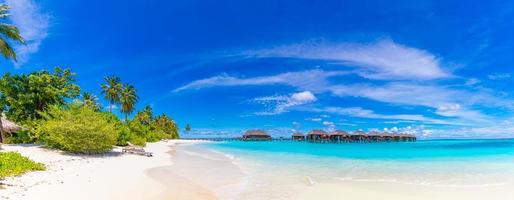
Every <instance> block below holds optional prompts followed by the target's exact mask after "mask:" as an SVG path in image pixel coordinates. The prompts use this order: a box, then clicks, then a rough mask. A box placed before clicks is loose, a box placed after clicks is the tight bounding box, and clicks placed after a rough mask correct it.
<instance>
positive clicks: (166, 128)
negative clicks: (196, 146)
mask: <svg viewBox="0 0 514 200" xmlns="http://www.w3.org/2000/svg"><path fill="white" fill-rule="evenodd" d="M153 127H154V129H155V131H156V132H161V133H162V136H161V139H164V138H166V139H178V138H179V135H178V126H177V124H176V123H175V121H173V119H171V118H170V117H168V116H167V115H166V114H162V115H159V116H157V117H156V118H155V120H154V123H153Z"/></svg>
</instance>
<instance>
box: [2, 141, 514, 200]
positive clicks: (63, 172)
mask: <svg viewBox="0 0 514 200" xmlns="http://www.w3.org/2000/svg"><path fill="white" fill-rule="evenodd" d="M192 143H194V142H191V141H181V140H176V141H169V142H158V143H150V144H148V145H147V147H146V148H145V149H146V150H147V151H150V152H153V153H154V157H151V158H147V157H142V156H136V155H126V154H121V153H120V151H121V149H119V148H117V149H115V150H114V151H113V152H111V153H109V154H107V155H103V156H77V155H67V154H63V153H62V152H60V151H56V150H48V149H45V148H42V147H41V146H19V145H4V146H3V148H4V150H2V151H18V152H20V153H21V154H23V155H25V156H28V157H30V158H31V159H33V160H35V161H38V162H43V163H45V164H47V168H48V170H47V171H42V172H30V173H27V174H25V175H23V176H21V177H14V178H8V179H6V180H5V181H3V183H4V184H6V186H5V189H0V199H16V200H25V199H26V200H29V199H30V200H33V199H38V200H47V199H52V200H68V199H79V200H82V199H84V200H85V199H88V200H89V199H106V200H107V199H109V200H118V199H120V200H121V199H124V200H125V199H126V200H136V199H137V200H168V199H169V200H175V199H179V200H181V199H187V200H195V199H202V200H203V199H207V200H209V199H341V198H342V197H344V199H358V200H361V199H364V200H366V199H370V200H371V199H394V200H413V199H416V200H417V199H419V200H425V199H427V200H428V199H441V200H445V199H448V200H450V199H451V200H459V199H466V200H468V199H472V200H473V199H477V200H478V199H486V198H493V199H500V200H501V199H511V196H512V194H514V193H513V192H512V191H514V186H513V185H512V184H508V185H501V186H491V187H470V188H452V187H430V186H423V185H407V184H400V183H389V182H360V181H353V180H333V181H320V180H316V178H315V177H313V178H312V180H311V179H310V178H309V179H306V177H305V175H302V174H301V173H296V172H293V171H291V170H288V169H283V170H279V169H280V166H278V168H277V166H275V167H274V168H269V167H270V166H260V165H257V166H258V168H259V170H258V171H261V172H263V173H261V172H256V171H254V170H252V169H249V168H247V167H245V166H247V165H244V164H242V163H238V162H248V161H242V160H239V159H237V158H233V157H231V156H227V155H224V154H221V153H219V152H216V151H213V150H211V149H206V148H203V147H198V145H191V144H192Z"/></svg>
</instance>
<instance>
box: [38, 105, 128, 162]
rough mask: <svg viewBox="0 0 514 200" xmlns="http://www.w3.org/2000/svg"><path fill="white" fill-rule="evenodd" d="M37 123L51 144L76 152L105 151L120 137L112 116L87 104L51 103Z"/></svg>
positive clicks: (40, 135) (54, 146)
mask: <svg viewBox="0 0 514 200" xmlns="http://www.w3.org/2000/svg"><path fill="white" fill-rule="evenodd" d="M42 116H43V117H44V120H42V121H40V123H39V124H38V125H37V127H36V135H37V138H39V140H40V141H42V142H43V143H45V144H46V145H47V146H49V147H52V148H57V149H61V150H64V151H68V152H73V153H88V154H93V153H104V152H108V151H110V150H112V148H113V145H115V144H116V140H117V138H118V130H117V129H116V124H115V123H113V121H112V118H111V116H109V115H106V114H104V113H100V112H95V111H93V110H92V109H90V108H88V107H85V106H77V105H71V106H69V108H61V107H57V106H51V107H49V108H48V109H47V110H46V111H45V112H44V113H42Z"/></svg>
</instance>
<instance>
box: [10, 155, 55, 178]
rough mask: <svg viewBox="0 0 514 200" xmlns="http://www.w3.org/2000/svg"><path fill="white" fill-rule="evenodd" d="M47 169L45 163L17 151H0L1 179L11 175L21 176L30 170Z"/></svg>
mask: <svg viewBox="0 0 514 200" xmlns="http://www.w3.org/2000/svg"><path fill="white" fill-rule="evenodd" d="M45 169H46V168H45V165H44V164H42V163H37V162H34V161H32V160H30V159H28V158H27V157H24V156H22V155H21V154H19V153H17V152H0V180H1V179H4V178H5V177H9V176H19V175H22V174H24V173H25V172H29V171H35V170H45Z"/></svg>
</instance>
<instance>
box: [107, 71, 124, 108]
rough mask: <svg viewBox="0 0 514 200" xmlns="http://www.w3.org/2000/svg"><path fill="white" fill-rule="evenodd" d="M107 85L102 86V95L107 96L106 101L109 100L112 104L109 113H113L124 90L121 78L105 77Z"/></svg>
mask: <svg viewBox="0 0 514 200" xmlns="http://www.w3.org/2000/svg"><path fill="white" fill-rule="evenodd" d="M105 82H107V83H106V84H102V94H105V99H107V100H108V101H109V103H110V105H109V112H111V113H112V106H113V105H114V104H115V103H119V102H120V95H121V90H122V87H123V86H122V85H121V83H120V82H121V80H120V77H117V76H108V77H105Z"/></svg>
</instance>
